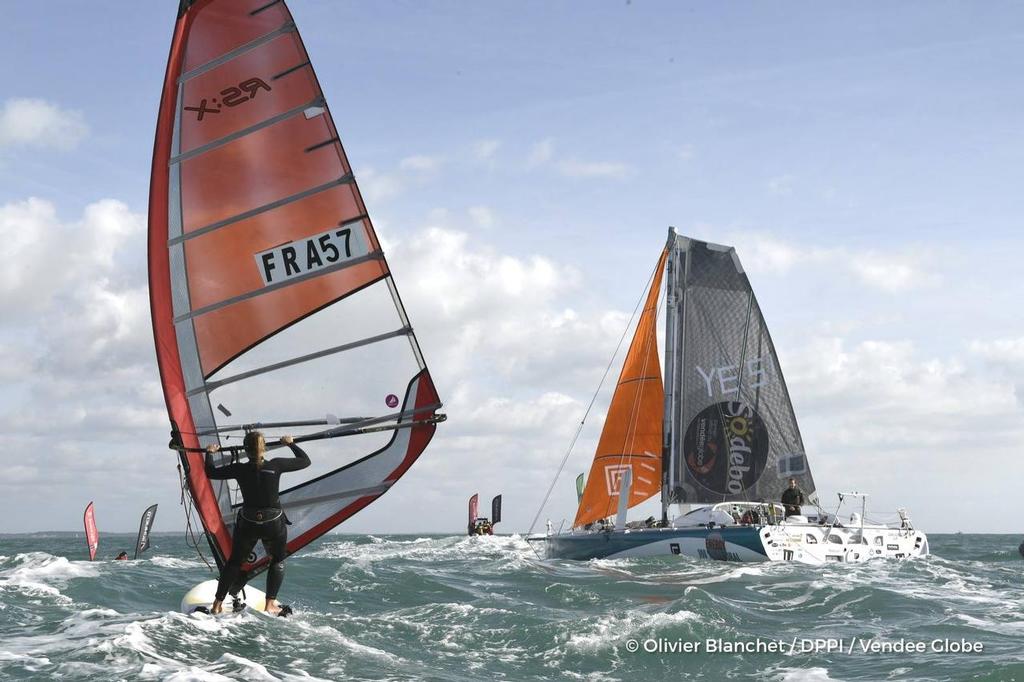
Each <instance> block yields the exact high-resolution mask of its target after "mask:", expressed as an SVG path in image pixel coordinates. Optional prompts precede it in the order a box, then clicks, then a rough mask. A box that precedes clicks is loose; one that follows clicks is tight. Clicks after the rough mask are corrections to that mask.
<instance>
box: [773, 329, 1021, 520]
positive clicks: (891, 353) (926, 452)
mask: <svg viewBox="0 0 1024 682" xmlns="http://www.w3.org/2000/svg"><path fill="white" fill-rule="evenodd" d="M781 356H782V357H781V359H782V366H783V368H784V370H785V372H786V379H787V383H788V386H789V391H790V395H791V396H793V400H794V405H795V407H796V411H797V415H798V417H799V419H800V425H801V430H802V431H803V435H804V444H805V446H806V448H807V451H808V453H809V456H810V461H811V464H812V467H813V468H814V471H815V478H816V480H817V482H818V485H819V489H824V490H826V491H829V492H830V493H832V492H837V491H840V490H844V489H860V490H864V491H866V492H870V493H872V494H873V495H874V497H873V498H872V499H873V500H874V503H875V504H874V508H875V509H879V510H881V509H886V510H888V511H891V510H892V509H893V508H894V507H895V506H896V505H906V506H909V507H910V509H911V511H912V512H914V513H915V516H916V518H917V520H918V523H919V524H922V526H923V528H924V529H925V530H931V531H933V532H942V531H948V530H957V529H964V530H966V529H967V528H970V527H974V528H980V527H986V529H987V531H988V532H1002V531H1008V530H1010V528H1011V526H1010V525H1006V524H1000V522H999V521H998V520H997V521H996V523H995V524H994V525H992V524H989V525H987V526H984V525H983V524H986V523H989V522H988V521H985V520H984V518H985V515H984V514H983V513H981V512H979V513H972V510H968V509H963V510H960V511H959V512H958V514H957V515H956V518H949V514H948V511H949V504H950V500H958V499H961V500H962V499H963V495H964V491H965V490H976V491H981V490H984V491H986V493H988V494H991V495H993V496H994V497H996V498H999V497H1000V496H1002V495H1010V496H1012V494H1013V493H1012V490H1011V483H1010V482H1009V481H1008V480H1006V479H1005V478H1001V477H1000V475H999V473H998V472H999V471H1001V470H1003V469H1005V467H1007V466H1010V465H1011V464H1012V463H1013V462H1015V461H1016V459H1017V458H1018V456H1019V455H1018V453H1017V450H1018V445H1019V443H1021V442H1024V420H1022V419H1021V405H1020V404H1019V403H1018V401H1017V400H1016V399H1015V395H1014V394H1015V387H1014V382H1013V380H1012V377H1009V376H1006V375H1003V374H999V373H988V372H984V371H981V370H979V369H977V368H971V367H970V365H969V364H968V363H967V362H965V361H964V359H963V358H958V357H956V356H951V357H946V358H941V357H934V356H929V355H927V354H925V353H923V352H922V351H921V349H920V348H919V347H918V345H917V344H916V343H914V342H913V341H911V340H900V341H879V340H872V341H862V342H859V343H850V342H848V341H846V340H844V339H842V338H840V337H816V338H812V339H810V340H809V341H808V342H807V344H806V345H804V346H802V347H799V348H791V349H783V352H782V353H781ZM821 499H822V500H823V501H824V502H826V503H827V504H834V498H830V497H829V498H826V497H822V498H821ZM989 521H991V520H989Z"/></svg>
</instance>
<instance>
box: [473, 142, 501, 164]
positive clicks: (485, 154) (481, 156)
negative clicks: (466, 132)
mask: <svg viewBox="0 0 1024 682" xmlns="http://www.w3.org/2000/svg"><path fill="white" fill-rule="evenodd" d="M499 147H501V140H493V139H491V140H478V141H477V142H476V144H474V145H473V156H475V157H476V159H477V160H478V161H490V160H492V159H493V158H494V155H495V154H496V153H497V151H498V148H499Z"/></svg>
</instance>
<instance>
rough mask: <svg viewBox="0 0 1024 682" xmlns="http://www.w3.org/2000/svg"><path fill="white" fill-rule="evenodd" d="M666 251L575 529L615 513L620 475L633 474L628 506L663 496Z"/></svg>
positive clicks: (617, 389) (610, 409)
mask: <svg viewBox="0 0 1024 682" xmlns="http://www.w3.org/2000/svg"><path fill="white" fill-rule="evenodd" d="M667 255H668V249H667V248H666V249H665V250H664V251H663V252H662V254H661V257H660V258H659V259H658V265H657V267H656V268H655V270H654V276H653V277H652V278H651V285H650V289H649V290H648V292H647V298H646V301H645V303H644V307H643V310H642V312H641V313H640V317H639V319H638V321H637V325H636V331H635V332H634V334H633V340H632V342H631V343H630V346H629V351H628V352H627V353H626V359H625V361H624V363H623V365H622V372H621V373H620V374H619V382H618V384H617V385H616V387H615V392H614V394H613V395H612V401H611V404H610V405H609V407H608V415H607V417H606V418H605V424H604V429H603V430H602V431H601V438H600V440H599V441H598V445H597V452H595V454H594V461H593V464H592V465H591V468H590V475H589V476H587V483H586V487H585V488H584V491H583V497H582V499H581V500H580V503H579V508H578V510H577V512H576V519H575V521H573V526H576V527H578V526H583V525H586V524H588V523H593V522H594V521H597V520H598V519H602V518H605V517H607V516H611V515H613V514H615V513H616V510H617V508H618V504H619V499H618V498H619V490H620V488H621V485H622V480H623V475H624V473H625V472H626V471H632V481H633V485H632V489H631V491H630V495H629V507H634V506H636V505H638V504H640V503H641V502H643V501H644V500H647V499H649V498H651V497H653V496H654V495H657V494H658V493H659V492H660V491H661V460H662V430H661V426H662V419H663V417H664V410H665V391H664V386H663V384H662V378H661V361H660V359H659V357H658V338H657V322H658V298H659V296H660V293H661V280H662V275H663V274H664V271H665V259H666V257H667Z"/></svg>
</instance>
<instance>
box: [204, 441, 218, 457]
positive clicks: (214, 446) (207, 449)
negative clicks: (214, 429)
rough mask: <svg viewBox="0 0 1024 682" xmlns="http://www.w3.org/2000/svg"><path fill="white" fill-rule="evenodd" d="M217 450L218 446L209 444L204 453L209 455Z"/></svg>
mask: <svg viewBox="0 0 1024 682" xmlns="http://www.w3.org/2000/svg"><path fill="white" fill-rule="evenodd" d="M218 450H220V446H219V445H217V444H216V443H211V444H210V445H207V446H206V451H207V452H209V453H210V454H211V455H212V454H213V453H215V452H217V451H218Z"/></svg>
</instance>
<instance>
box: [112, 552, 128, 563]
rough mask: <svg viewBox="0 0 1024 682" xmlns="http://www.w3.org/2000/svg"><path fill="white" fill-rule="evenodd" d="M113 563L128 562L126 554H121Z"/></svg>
mask: <svg viewBox="0 0 1024 682" xmlns="http://www.w3.org/2000/svg"><path fill="white" fill-rule="evenodd" d="M114 561H128V552H121V553H120V554H118V555H117V558H116V559H114Z"/></svg>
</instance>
